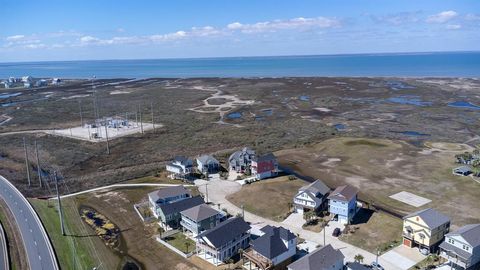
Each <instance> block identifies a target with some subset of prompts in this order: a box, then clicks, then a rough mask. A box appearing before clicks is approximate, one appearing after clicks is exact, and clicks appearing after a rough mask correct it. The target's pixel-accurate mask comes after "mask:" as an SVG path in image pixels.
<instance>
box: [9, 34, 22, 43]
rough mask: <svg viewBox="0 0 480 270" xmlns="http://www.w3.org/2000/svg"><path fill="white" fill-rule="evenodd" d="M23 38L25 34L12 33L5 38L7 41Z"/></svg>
mask: <svg viewBox="0 0 480 270" xmlns="http://www.w3.org/2000/svg"><path fill="white" fill-rule="evenodd" d="M23 39H25V35H14V36H9V37H7V38H6V40H7V41H12V42H16V41H19V40H23Z"/></svg>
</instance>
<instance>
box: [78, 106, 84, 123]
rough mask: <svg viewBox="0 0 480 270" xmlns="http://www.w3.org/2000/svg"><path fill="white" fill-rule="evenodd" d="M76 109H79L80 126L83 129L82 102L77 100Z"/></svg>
mask: <svg viewBox="0 0 480 270" xmlns="http://www.w3.org/2000/svg"><path fill="white" fill-rule="evenodd" d="M78 107H79V109H80V126H81V127H83V113H82V100H78Z"/></svg>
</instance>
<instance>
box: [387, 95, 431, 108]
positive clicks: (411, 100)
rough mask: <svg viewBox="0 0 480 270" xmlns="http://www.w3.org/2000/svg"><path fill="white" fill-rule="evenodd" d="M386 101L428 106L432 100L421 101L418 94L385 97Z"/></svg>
mask: <svg viewBox="0 0 480 270" xmlns="http://www.w3.org/2000/svg"><path fill="white" fill-rule="evenodd" d="M387 101H389V102H393V103H398V104H405V105H415V106H430V105H432V102H430V101H423V100H421V99H420V97H419V96H398V97H391V98H387Z"/></svg>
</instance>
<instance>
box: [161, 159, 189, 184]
mask: <svg viewBox="0 0 480 270" xmlns="http://www.w3.org/2000/svg"><path fill="white" fill-rule="evenodd" d="M167 171H168V172H169V173H170V175H169V177H170V178H172V179H186V178H187V177H188V176H189V175H190V174H191V173H192V172H193V161H192V160H191V159H189V158H187V157H183V156H177V157H175V158H174V159H173V161H172V162H170V163H169V164H167Z"/></svg>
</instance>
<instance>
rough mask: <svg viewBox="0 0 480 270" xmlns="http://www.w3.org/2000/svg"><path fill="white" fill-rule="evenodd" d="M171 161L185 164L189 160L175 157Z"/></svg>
mask: <svg viewBox="0 0 480 270" xmlns="http://www.w3.org/2000/svg"><path fill="white" fill-rule="evenodd" d="M173 161H177V162H180V163H181V164H186V163H187V162H189V161H190V159H189V158H187V157H184V156H176V157H174V158H173Z"/></svg>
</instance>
